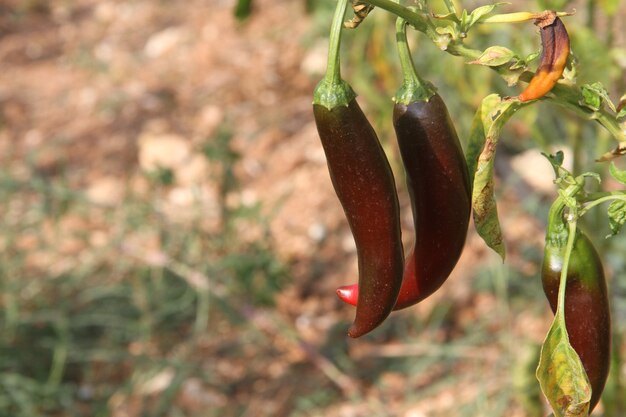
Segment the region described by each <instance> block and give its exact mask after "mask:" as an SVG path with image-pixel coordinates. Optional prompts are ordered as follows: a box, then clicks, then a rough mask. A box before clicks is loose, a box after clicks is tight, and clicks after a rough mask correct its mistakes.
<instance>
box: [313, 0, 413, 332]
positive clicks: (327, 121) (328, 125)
mask: <svg viewBox="0 0 626 417" xmlns="http://www.w3.org/2000/svg"><path fill="white" fill-rule="evenodd" d="M346 5H347V0H339V2H338V4H337V11H336V12H335V18H334V20H333V27H332V29H331V39H330V45H331V46H330V51H329V60H328V69H327V73H326V76H325V78H324V79H323V80H322V81H321V82H320V83H319V85H318V86H317V88H316V90H315V94H314V102H313V113H314V116H315V123H316V125H317V130H318V133H319V136H320V139H321V141H322V146H323V148H324V152H325V154H326V159H327V164H328V170H329V172H330V177H331V180H332V183H333V186H334V188H335V192H336V194H337V197H338V198H339V201H340V202H341V205H342V206H343V209H344V212H345V214H346V217H347V219H348V223H349V225H350V230H351V231H352V234H353V236H354V241H355V243H356V248H357V256H358V264H359V287H360V292H359V299H358V307H357V310H356V317H355V320H354V323H353V324H352V326H351V327H350V329H349V331H348V335H349V336H351V337H359V336H361V335H363V334H365V333H368V332H370V331H371V330H373V329H374V328H376V327H377V326H378V325H380V324H381V323H382V322H383V320H384V319H385V318H386V317H387V316H388V315H389V313H390V312H391V310H392V309H393V306H394V305H395V303H396V299H397V298H398V292H399V291H400V285H401V283H402V271H403V265H404V253H403V248H402V237H401V230H400V208H399V203H398V195H397V192H396V186H395V181H394V178H393V173H392V171H391V167H390V165H389V162H388V160H387V157H386V156H385V152H384V151H383V148H382V147H381V145H380V143H379V141H378V138H377V136H376V133H375V132H374V129H373V128H372V126H371V125H370V123H369V122H368V121H367V119H366V117H365V115H364V114H363V112H362V111H361V109H360V107H359V105H358V104H357V102H356V100H355V94H354V92H353V90H352V88H351V87H350V86H349V85H348V84H347V83H346V82H345V81H343V80H341V76H340V73H339V42H340V35H341V26H342V20H343V16H344V13H345V9H346Z"/></svg>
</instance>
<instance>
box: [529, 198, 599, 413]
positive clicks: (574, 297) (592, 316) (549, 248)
mask: <svg viewBox="0 0 626 417" xmlns="http://www.w3.org/2000/svg"><path fill="white" fill-rule="evenodd" d="M563 210H564V204H563V203H559V202H558V201H557V203H555V204H554V205H553V207H552V209H551V210H550V222H549V225H548V230H547V232H546V246H545V249H544V258H543V265H542V268H541V281H542V284H543V291H544V293H545V294H546V297H547V298H548V301H549V302H550V307H551V308H552V312H553V313H555V312H556V308H557V298H558V293H559V282H560V277H561V271H562V269H563V261H564V256H565V247H566V244H567V236H568V229H567V225H566V224H565V222H564V221H563V218H562V216H563ZM565 326H566V328H567V333H568V335H569V341H570V344H571V345H572V347H573V348H574V350H575V351H576V353H578V356H579V357H580V360H581V362H582V364H583V366H584V367H585V372H586V373H587V377H588V378H589V382H590V383H591V401H590V403H589V412H590V413H591V411H592V410H593V408H594V407H595V406H596V404H597V403H598V401H599V400H600V396H601V395H602V390H603V389H604V384H605V383H606V378H607V376H608V374H609V366H610V359H611V316H610V312H609V300H608V296H607V287H606V280H605V277H604V270H603V268H602V262H601V260H600V256H599V255H598V252H597V251H596V249H595V248H594V246H593V244H592V243H591V241H590V240H589V238H588V237H587V236H586V235H585V234H584V233H583V232H580V231H579V232H577V236H576V240H575V242H574V247H573V250H572V255H571V257H570V261H569V266H568V269H567V285H566V288H565Z"/></svg>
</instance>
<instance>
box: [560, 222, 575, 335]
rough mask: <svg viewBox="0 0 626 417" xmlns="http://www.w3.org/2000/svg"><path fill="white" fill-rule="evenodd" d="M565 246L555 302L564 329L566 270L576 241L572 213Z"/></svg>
mask: <svg viewBox="0 0 626 417" xmlns="http://www.w3.org/2000/svg"><path fill="white" fill-rule="evenodd" d="M568 225H569V227H568V229H569V231H568V236H567V246H566V247H565V254H564V259H563V269H562V270H561V282H560V283H559V297H558V301H557V310H558V312H557V315H558V316H559V321H560V322H561V325H562V326H563V328H565V289H566V286H567V269H568V268H569V260H570V258H571V257H572V250H573V249H574V242H575V241H576V213H572V218H571V220H569V221H568Z"/></svg>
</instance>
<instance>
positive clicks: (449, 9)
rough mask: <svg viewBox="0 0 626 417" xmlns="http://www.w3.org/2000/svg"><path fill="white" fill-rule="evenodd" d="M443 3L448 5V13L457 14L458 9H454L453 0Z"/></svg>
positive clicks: (445, 0)
mask: <svg viewBox="0 0 626 417" xmlns="http://www.w3.org/2000/svg"><path fill="white" fill-rule="evenodd" d="M443 2H444V3H445V5H446V9H447V10H448V13H454V14H456V7H454V3H453V2H452V1H451V0H444V1H443Z"/></svg>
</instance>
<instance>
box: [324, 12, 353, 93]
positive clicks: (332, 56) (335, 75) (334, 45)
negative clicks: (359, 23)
mask: <svg viewBox="0 0 626 417" xmlns="http://www.w3.org/2000/svg"><path fill="white" fill-rule="evenodd" d="M347 6H348V0H338V1H337V7H336V8H335V15H334V16H333V23H332V26H331V27H330V36H329V41H328V62H327V64H326V75H325V76H324V80H325V81H326V83H328V84H339V83H340V81H341V65H340V57H339V52H340V46H341V31H342V29H343V19H344V17H345V15H346V7H347Z"/></svg>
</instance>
